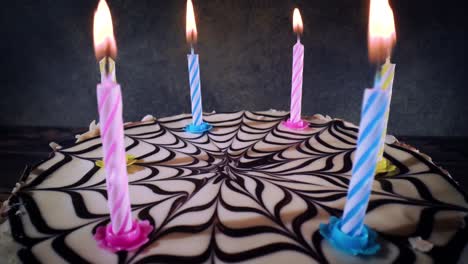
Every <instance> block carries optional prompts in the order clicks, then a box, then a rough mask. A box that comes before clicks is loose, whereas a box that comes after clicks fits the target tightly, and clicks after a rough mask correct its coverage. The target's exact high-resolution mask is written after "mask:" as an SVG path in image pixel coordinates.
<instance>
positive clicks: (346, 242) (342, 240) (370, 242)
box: [320, 216, 380, 255]
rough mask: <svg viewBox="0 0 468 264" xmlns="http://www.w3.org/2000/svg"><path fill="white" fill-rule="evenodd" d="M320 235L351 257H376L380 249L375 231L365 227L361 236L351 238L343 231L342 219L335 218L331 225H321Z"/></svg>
mask: <svg viewBox="0 0 468 264" xmlns="http://www.w3.org/2000/svg"><path fill="white" fill-rule="evenodd" d="M320 234H322V236H323V237H324V238H325V239H326V240H327V241H328V242H329V243H330V244H331V245H332V246H333V247H334V248H336V249H338V250H341V251H343V252H345V253H347V254H350V255H375V254H376V253H377V252H378V251H379V249H380V245H379V244H378V243H377V241H376V239H377V233H376V232H375V231H373V230H372V229H370V228H369V227H367V226H366V225H364V227H363V229H362V232H361V234H359V235H357V236H350V235H348V234H346V233H344V232H343V231H341V219H338V218H336V217H334V216H332V217H331V218H330V223H329V224H320Z"/></svg>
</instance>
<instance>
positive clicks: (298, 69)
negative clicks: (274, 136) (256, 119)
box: [284, 8, 309, 129]
mask: <svg viewBox="0 0 468 264" xmlns="http://www.w3.org/2000/svg"><path fill="white" fill-rule="evenodd" d="M293 31H294V33H296V35H297V42H296V44H295V45H294V47H293V63H292V79H291V111H290V118H289V119H288V120H287V121H286V122H284V125H285V126H287V127H289V128H291V129H304V128H306V127H308V125H309V124H308V123H307V122H305V121H303V120H302V119H301V113H302V80H303V77H302V75H303V70H304V45H302V43H301V34H302V32H303V26H302V18H301V13H299V9H297V8H295V9H294V12H293Z"/></svg>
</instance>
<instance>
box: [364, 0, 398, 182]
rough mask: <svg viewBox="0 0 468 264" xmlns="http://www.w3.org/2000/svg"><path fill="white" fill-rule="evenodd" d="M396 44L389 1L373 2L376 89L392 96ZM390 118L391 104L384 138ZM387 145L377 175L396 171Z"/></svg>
mask: <svg viewBox="0 0 468 264" xmlns="http://www.w3.org/2000/svg"><path fill="white" fill-rule="evenodd" d="M395 42H396V33H395V22H394V19H393V11H392V9H391V7H390V5H389V3H388V0H379V1H371V5H370V12H369V59H370V61H371V62H374V63H377V65H380V64H381V63H383V61H385V63H384V64H383V65H382V66H381V67H380V66H379V68H380V69H378V70H377V73H376V78H375V82H374V88H380V89H382V90H387V89H388V90H389V93H390V98H391V96H392V89H393V78H394V76H395V64H393V63H391V62H390V58H391V52H392V47H393V46H394V44H395ZM389 116H390V104H388V108H387V112H386V117H385V128H384V132H383V134H382V137H383V138H384V140H385V136H386V135H387V124H388V118H389ZM384 147H385V144H382V146H381V148H380V150H379V154H378V158H379V162H378V163H377V170H376V173H383V172H390V171H393V170H395V169H396V167H395V166H394V165H392V164H391V163H390V162H389V161H388V160H387V159H385V158H384V157H383V153H384Z"/></svg>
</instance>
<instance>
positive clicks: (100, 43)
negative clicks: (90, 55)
mask: <svg viewBox="0 0 468 264" xmlns="http://www.w3.org/2000/svg"><path fill="white" fill-rule="evenodd" d="M93 36H94V51H95V53H96V58H97V59H98V61H99V60H101V59H102V58H104V57H111V58H115V57H116V56H117V45H116V43H115V38H114V29H113V27H112V16H111V13H110V10H109V6H108V5H107V3H106V1H105V0H100V1H99V5H98V7H97V10H96V12H95V13H94V28H93Z"/></svg>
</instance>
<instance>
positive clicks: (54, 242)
mask: <svg viewBox="0 0 468 264" xmlns="http://www.w3.org/2000/svg"><path fill="white" fill-rule="evenodd" d="M286 118H287V113H286V112H281V111H264V112H256V113H253V112H236V113H220V114H214V113H213V114H208V115H205V117H204V119H205V121H207V122H209V123H211V124H212V125H213V126H214V128H213V129H212V130H211V131H210V132H209V133H206V134H202V135H200V134H190V133H186V132H184V131H183V128H184V127H185V126H186V125H187V124H189V123H190V122H191V118H190V116H189V115H185V114H184V115H178V116H173V117H166V118H158V119H157V120H154V119H153V118H149V117H148V118H145V119H144V122H137V123H131V124H128V125H127V126H126V130H125V133H126V135H127V137H126V139H125V143H126V148H127V152H128V154H132V155H134V156H135V157H136V158H137V163H136V164H134V165H132V166H130V167H128V169H129V172H130V173H129V182H130V189H129V192H130V197H131V202H132V206H133V207H132V210H133V215H134V217H138V218H140V219H145V220H150V222H151V223H152V224H154V226H155V230H154V232H153V233H152V234H151V235H150V242H149V243H148V244H147V245H145V246H144V247H143V248H142V249H141V250H140V251H137V252H133V253H129V254H120V255H116V254H113V253H109V252H106V251H103V250H100V249H99V248H97V246H96V242H95V241H94V239H93V232H94V230H95V228H96V227H97V226H99V225H103V224H106V223H107V221H108V220H109V217H108V210H107V200H106V192H105V175H104V171H103V170H102V169H100V168H99V167H97V166H96V165H95V161H96V160H100V159H102V157H101V144H100V138H99V137H89V138H87V139H83V140H82V141H81V142H79V143H77V144H76V145H74V146H69V147H64V148H62V149H58V150H57V151H56V152H55V153H54V155H53V156H52V157H51V158H50V159H49V160H47V161H45V162H43V163H42V164H40V165H39V166H37V167H36V168H35V169H33V170H32V171H31V173H30V175H29V176H28V177H27V179H26V185H25V186H24V187H23V188H22V189H21V190H20V191H19V192H18V193H17V195H16V196H14V197H13V201H12V202H18V201H20V202H22V203H24V204H25V206H24V208H23V209H24V210H25V212H26V214H25V215H22V216H11V215H10V222H11V225H12V227H13V233H14V234H15V232H16V234H17V235H20V236H21V239H20V241H19V242H21V243H24V244H26V245H31V246H30V247H26V248H25V250H24V253H27V254H29V255H26V257H25V260H26V261H27V260H30V259H31V258H34V259H36V260H40V261H42V262H44V263H61V262H67V261H68V262H77V263H79V262H84V261H88V262H93V263H117V261H118V258H120V261H121V262H123V263H127V262H128V263H135V262H138V261H141V263H154V262H171V263H192V262H202V263H203V262H206V263H212V262H215V263H223V262H246V263H285V262H294V263H320V262H329V263H340V262H343V261H344V262H346V263H391V262H393V261H397V262H398V261H401V260H402V259H404V260H405V261H408V262H416V263H427V262H431V261H432V257H431V256H430V255H427V254H424V253H422V252H419V251H418V250H415V249H413V248H412V247H411V245H410V242H408V238H410V237H417V236H419V237H422V238H425V239H427V240H428V241H430V242H431V243H434V244H435V245H437V246H440V247H441V248H443V247H444V246H445V245H447V243H448V242H449V241H450V240H451V239H452V238H453V237H454V236H455V234H456V233H457V232H458V231H459V230H460V229H462V228H463V227H462V223H463V217H466V216H467V214H468V203H467V201H466V196H464V195H463V194H462V193H461V192H460V190H459V189H457V187H456V185H455V184H454V182H453V181H452V180H451V178H450V177H448V176H447V175H446V174H444V173H443V172H442V171H441V170H440V169H438V168H437V167H436V166H435V165H434V164H433V163H431V162H429V161H428V160H427V159H425V158H424V157H423V156H421V154H419V153H417V152H414V151H412V150H408V149H407V148H405V147H401V146H400V145H398V144H397V143H398V142H397V141H395V142H394V143H395V144H389V145H387V146H386V147H385V154H386V155H387V156H388V158H389V159H390V161H392V162H394V165H395V166H397V167H398V173H397V174H396V175H394V176H387V175H377V177H376V180H375V182H374V184H373V194H372V196H371V202H370V204H369V209H368V214H367V217H366V224H367V225H369V226H370V227H371V228H372V229H374V230H376V231H377V232H379V235H380V237H379V240H380V241H381V244H382V250H381V251H380V252H379V253H378V254H377V255H376V256H372V257H350V256H347V255H346V256H345V255H343V254H342V253H339V252H337V251H336V250H334V249H332V248H331V247H330V245H328V244H327V243H326V242H325V241H323V239H322V237H321V236H320V234H319V233H318V226H319V224H320V223H326V222H328V219H329V217H330V216H331V215H334V216H338V217H339V216H341V213H342V210H343V207H344V204H345V200H346V191H347V186H348V183H349V178H350V176H351V167H352V158H353V153H354V150H355V142H356V136H357V128H356V126H354V125H353V124H350V123H347V122H343V121H340V120H337V119H332V118H330V117H328V116H326V117H325V116H321V115H315V116H313V117H310V118H307V120H309V121H310V122H311V126H310V128H309V129H307V130H305V131H293V132H292V131H290V130H288V129H287V128H286V127H284V126H282V125H281V121H283V120H285V119H286ZM91 128H93V131H95V130H96V129H98V126H97V125H96V124H94V126H93V127H91V126H90V131H91ZM453 223H458V225H455V224H453ZM34 238H40V240H34Z"/></svg>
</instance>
